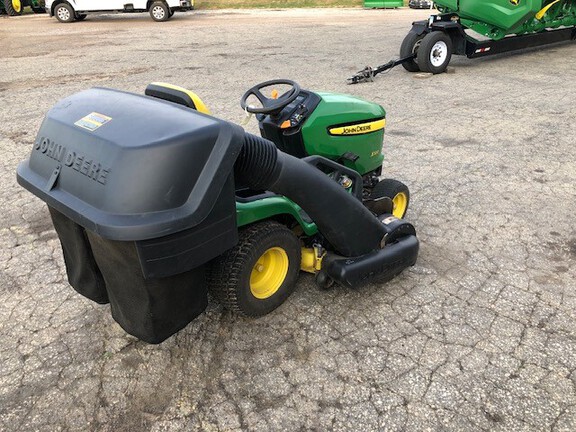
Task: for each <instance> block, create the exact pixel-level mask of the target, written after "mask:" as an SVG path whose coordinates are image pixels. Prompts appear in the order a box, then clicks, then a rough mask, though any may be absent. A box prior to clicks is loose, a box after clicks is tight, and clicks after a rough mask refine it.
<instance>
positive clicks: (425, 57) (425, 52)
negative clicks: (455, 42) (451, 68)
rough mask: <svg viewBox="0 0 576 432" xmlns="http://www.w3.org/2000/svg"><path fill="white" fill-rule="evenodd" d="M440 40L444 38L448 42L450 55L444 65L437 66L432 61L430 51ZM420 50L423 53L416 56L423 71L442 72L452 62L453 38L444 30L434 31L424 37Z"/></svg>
mask: <svg viewBox="0 0 576 432" xmlns="http://www.w3.org/2000/svg"><path fill="white" fill-rule="evenodd" d="M440 40H443V41H444V42H445V43H446V46H447V47H448V56H447V58H446V62H445V63H444V64H443V65H441V66H438V67H436V66H433V65H432V63H430V51H432V47H433V46H434V44H435V43H436V42H438V41H440ZM419 52H421V53H422V55H421V56H419V57H416V61H417V62H418V66H419V67H420V70H421V71H422V72H430V73H433V74H439V73H442V72H444V71H445V70H446V68H447V67H448V64H449V63H450V59H451V58H452V39H450V36H448V35H447V34H446V33H444V32H443V31H433V32H431V33H428V34H427V35H426V36H425V37H424V39H422V42H421V43H420V48H419Z"/></svg>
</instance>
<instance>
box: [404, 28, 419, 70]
mask: <svg viewBox="0 0 576 432" xmlns="http://www.w3.org/2000/svg"><path fill="white" fill-rule="evenodd" d="M422 39H424V35H423V34H420V35H419V34H418V33H416V32H415V31H412V30H411V31H409V32H408V34H407V35H406V37H405V38H404V40H403V41H402V45H400V58H405V57H408V56H409V55H412V54H417V53H418V49H419V48H420V43H421V42H422ZM402 66H403V67H404V69H406V70H407V71H408V72H420V68H419V67H418V63H417V62H416V59H412V60H408V61H405V62H404V63H402Z"/></svg>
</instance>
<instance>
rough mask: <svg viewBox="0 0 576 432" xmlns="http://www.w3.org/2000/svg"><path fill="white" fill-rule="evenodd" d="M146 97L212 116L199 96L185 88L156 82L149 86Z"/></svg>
mask: <svg viewBox="0 0 576 432" xmlns="http://www.w3.org/2000/svg"><path fill="white" fill-rule="evenodd" d="M144 94H145V95H146V96H152V97H155V98H158V99H163V100H167V101H170V102H174V103H177V104H180V105H184V106H187V107H188V108H192V109H195V110H196V111H199V112H201V113H204V114H211V113H210V110H209V109H208V108H207V107H206V105H205V104H204V102H202V99H200V97H198V95H197V94H196V93H194V92H191V91H190V90H187V89H185V88H183V87H178V86H175V85H172V84H168V83H162V82H154V83H152V84H148V86H147V87H146V90H145V91H144Z"/></svg>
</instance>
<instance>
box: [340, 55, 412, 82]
mask: <svg viewBox="0 0 576 432" xmlns="http://www.w3.org/2000/svg"><path fill="white" fill-rule="evenodd" d="M415 58H416V54H411V55H409V56H408V57H404V58H401V59H398V60H390V61H389V62H388V63H384V64H383V65H380V66H377V67H375V68H373V67H371V66H366V67H365V68H364V69H362V70H361V71H358V72H356V74H355V75H354V76H352V77H350V78H348V80H347V81H348V84H358V83H361V82H372V81H374V77H375V76H376V75H378V74H380V73H382V72H386V71H388V70H390V69H392V68H393V67H396V66H398V65H401V64H402V63H405V62H407V61H410V60H413V59H415Z"/></svg>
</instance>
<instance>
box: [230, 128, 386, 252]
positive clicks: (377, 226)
mask: <svg viewBox="0 0 576 432" xmlns="http://www.w3.org/2000/svg"><path fill="white" fill-rule="evenodd" d="M234 174H235V176H236V179H237V181H239V182H240V183H242V184H245V185H246V186H248V187H250V188H251V189H255V190H269V191H272V192H275V193H278V194H281V195H284V196H286V197H288V198H290V199H291V200H292V201H294V202H295V203H296V204H298V205H299V206H300V207H302V208H303V209H304V211H305V212H306V213H307V214H308V215H309V216H310V217H311V218H312V220H313V221H314V222H315V223H316V225H317V226H318V230H319V231H320V233H321V234H322V235H323V236H324V237H326V239H327V240H328V241H329V242H330V244H331V245H332V246H333V247H334V248H335V249H336V251H337V252H338V253H340V254H341V255H343V256H347V257H355V256H360V255H364V254H367V253H369V252H372V251H374V250H377V249H380V243H381V240H382V238H383V237H384V235H385V234H386V231H385V230H384V228H383V227H382V223H381V222H380V221H379V220H378V219H377V218H376V217H375V216H374V215H373V214H372V213H371V212H370V211H369V210H368V209H367V208H366V207H364V205H363V204H362V203H361V202H360V201H359V200H358V199H357V198H356V197H354V196H353V195H351V194H349V193H348V192H347V191H346V190H345V189H344V188H343V187H342V186H340V185H339V184H338V183H336V182H335V181H334V180H331V179H330V178H329V177H328V176H327V175H326V174H324V173H323V172H321V171H320V170H318V169H317V168H315V167H313V166H311V165H309V164H308V163H306V162H305V161H303V160H301V159H298V158H295V157H294V156H291V155H288V154H286V153H283V152H281V151H279V150H278V149H277V148H276V146H275V145H274V143H272V142H271V141H268V140H266V139H264V138H260V137H258V136H255V135H252V134H248V133H246V135H245V139H244V146H243V147H242V150H241V152H240V155H239V156H238V159H237V160H236V165H235V166H234Z"/></svg>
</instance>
